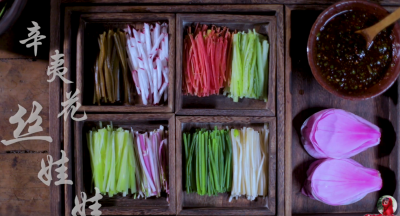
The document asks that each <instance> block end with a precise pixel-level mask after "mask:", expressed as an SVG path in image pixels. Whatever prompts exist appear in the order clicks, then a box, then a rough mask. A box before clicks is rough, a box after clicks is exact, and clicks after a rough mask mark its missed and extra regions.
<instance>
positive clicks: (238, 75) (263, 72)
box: [227, 29, 269, 102]
mask: <svg viewBox="0 0 400 216" xmlns="http://www.w3.org/2000/svg"><path fill="white" fill-rule="evenodd" d="M232 47H233V57H232V77H231V82H230V86H229V89H228V90H227V92H228V93H229V97H231V98H232V99H233V101H234V102H238V101H239V98H243V97H245V98H254V99H264V101H266V100H267V96H268V95H267V84H268V49H269V44H268V41H267V39H266V38H265V37H264V36H262V35H260V34H258V33H257V32H256V31H255V30H254V29H253V31H250V30H249V32H248V33H245V32H238V33H237V34H234V35H233V44H232Z"/></svg>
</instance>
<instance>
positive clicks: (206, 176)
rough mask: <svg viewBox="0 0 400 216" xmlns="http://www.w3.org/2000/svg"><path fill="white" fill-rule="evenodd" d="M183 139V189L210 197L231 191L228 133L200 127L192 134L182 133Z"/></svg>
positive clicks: (230, 158) (230, 160) (230, 151)
mask: <svg viewBox="0 0 400 216" xmlns="http://www.w3.org/2000/svg"><path fill="white" fill-rule="evenodd" d="M191 137H193V138H191ZM227 139H228V140H229V141H228V140H227ZM183 142H184V144H183V148H184V151H185V152H184V153H185V156H184V159H185V167H186V171H185V172H186V176H185V177H186V180H185V182H186V185H185V188H186V192H187V193H191V192H197V193H198V194H199V195H209V196H212V195H217V194H218V193H224V192H226V191H231V187H232V186H231V185H232V171H231V163H232V156H231V154H232V150H231V148H232V147H231V146H228V144H229V145H230V144H231V142H230V136H229V132H228V131H226V130H218V129H217V128H214V130H212V131H208V130H206V129H200V130H197V131H196V132H195V133H194V134H190V133H184V134H183ZM193 171H194V172H195V173H193Z"/></svg>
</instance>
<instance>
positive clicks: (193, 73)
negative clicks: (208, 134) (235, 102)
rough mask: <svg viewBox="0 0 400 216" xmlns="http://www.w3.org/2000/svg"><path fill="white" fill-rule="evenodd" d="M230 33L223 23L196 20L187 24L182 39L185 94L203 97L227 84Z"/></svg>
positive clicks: (229, 70) (228, 78) (230, 45)
mask: <svg viewBox="0 0 400 216" xmlns="http://www.w3.org/2000/svg"><path fill="white" fill-rule="evenodd" d="M231 47H232V34H231V32H229V29H228V28H226V27H223V28H221V27H216V26H214V25H213V26H212V27H211V29H209V28H208V26H207V25H199V24H197V25H196V27H194V32H193V33H192V26H189V27H188V28H187V35H186V36H185V39H184V53H183V80H182V91H183V93H184V94H191V95H196V96H199V97H205V96H209V95H213V94H219V93H220V89H221V88H224V86H226V85H228V84H229V80H230V73H231V69H230V62H231V60H230V59H231V53H232V49H231Z"/></svg>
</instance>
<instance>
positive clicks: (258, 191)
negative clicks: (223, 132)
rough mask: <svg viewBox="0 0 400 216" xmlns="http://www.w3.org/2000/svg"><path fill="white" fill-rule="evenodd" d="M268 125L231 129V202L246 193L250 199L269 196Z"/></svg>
mask: <svg viewBox="0 0 400 216" xmlns="http://www.w3.org/2000/svg"><path fill="white" fill-rule="evenodd" d="M268 134H269V130H268V126H267V125H264V128H262V129H261V130H260V131H259V132H258V131H255V130H254V129H253V128H246V127H244V128H242V129H241V130H236V129H231V131H230V135H231V140H232V160H233V179H232V191H231V196H230V198H229V202H230V201H232V199H233V198H236V199H237V198H239V197H240V196H241V195H245V196H246V198H247V199H248V200H254V199H256V198H257V197H258V196H263V197H265V196H267V173H268V166H267V164H268V162H267V155H268V150H267V149H268Z"/></svg>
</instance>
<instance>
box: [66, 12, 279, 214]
mask: <svg viewBox="0 0 400 216" xmlns="http://www.w3.org/2000/svg"><path fill="white" fill-rule="evenodd" d="M194 11H195V12H197V13H203V14H240V15H246V16H247V15H260V16H273V17H274V19H275V20H276V31H275V34H276V68H277V69H276V70H277V72H276V78H275V79H276V84H275V86H276V87H275V93H274V94H275V102H274V106H275V107H274V109H273V111H274V115H273V116H271V117H268V118H267V119H270V118H273V119H275V122H276V123H275V124H276V135H275V136H276V138H275V139H276V154H275V157H274V158H275V161H276V162H275V166H276V168H275V170H274V173H275V177H274V179H273V180H274V181H275V189H274V190H275V193H274V194H275V198H274V203H271V202H272V199H270V198H271V197H273V195H271V196H269V197H268V200H267V202H268V208H269V209H267V208H265V207H263V208H258V207H256V206H250V207H249V208H234V211H229V209H226V208H225V209H224V208H212V210H213V211H214V210H217V212H218V213H219V214H226V213H229V212H231V213H232V214H250V212H251V214H258V215H260V214H267V213H268V214H276V215H283V210H284V209H283V206H284V205H283V203H284V200H283V198H284V197H283V194H284V184H283V182H284V172H283V170H284V169H283V167H284V164H283V161H284V157H283V156H284V137H283V134H284V130H283V129H284V122H283V121H284V105H283V102H284V97H283V95H284V73H283V68H284V64H283V57H284V55H283V52H284V44H283V41H284V40H283V38H284V34H283V32H284V30H283V21H284V16H283V6H282V5H219V6H217V7H216V6H214V5H169V6H165V5H121V6H116V5H107V6H92V5H87V6H73V5H69V6H68V5H66V7H65V11H64V13H63V14H64V15H65V16H64V20H63V22H64V32H62V34H61V35H63V39H64V41H63V45H64V46H63V52H64V54H65V66H66V67H68V68H69V69H70V73H67V75H66V78H68V79H70V80H72V81H76V80H77V79H76V77H75V75H78V74H76V73H75V71H74V68H76V67H77V62H76V61H78V60H79V59H77V57H76V56H75V55H76V54H77V48H79V46H77V42H79V41H77V36H79V35H80V34H82V35H83V33H84V32H83V31H82V29H84V28H82V27H81V28H80V26H79V25H80V23H81V17H85V16H93V15H96V14H107V16H110V17H114V19H116V20H117V16H114V15H115V14H125V15H124V16H128V15H129V14H142V13H143V14H145V15H148V17H150V16H151V15H152V14H165V13H172V14H178V13H185V14H191V13H193V12H194ZM99 16H100V15H99ZM122 17H123V16H122ZM99 22H100V23H107V22H106V21H104V20H103V21H99ZM118 22H120V23H124V22H125V21H118ZM111 23H112V22H111ZM93 24H94V23H93ZM96 24H97V23H96ZM170 27H171V24H170ZM170 33H171V32H170ZM79 37H81V36H79ZM79 37H78V38H79ZM173 38H174V40H175V37H173ZM170 50H171V49H170ZM174 56H175V55H174ZM173 65H174V66H175V64H173ZM173 83H176V82H173ZM77 84H78V83H77ZM171 84H172V82H171ZM83 88H84V87H83ZM74 89H75V84H64V86H63V95H65V94H66V93H67V92H70V91H73V90H74ZM81 96H82V95H81ZM169 98H171V97H170V96H169ZM64 100H66V99H65V98H64ZM173 104H175V103H173ZM92 107H94V106H92ZM105 107H106V106H100V107H99V108H94V109H96V110H93V109H92V108H91V107H89V106H84V107H81V109H80V113H82V111H83V110H86V113H87V114H88V117H89V118H91V119H88V120H87V121H97V120H93V119H92V118H93V116H98V117H97V118H98V119H102V120H103V121H104V120H105V119H104V118H103V117H107V118H112V116H113V115H110V113H115V112H124V113H131V112H150V111H148V109H147V108H148V107H146V109H147V110H144V111H139V110H135V111H133V109H134V108H131V107H125V106H115V109H114V108H113V109H108V108H107V110H106V109H103V108H105ZM131 109H132V110H131ZM154 109H155V108H154ZM93 112H96V113H98V114H90V113H93ZM100 112H102V113H100ZM155 112H156V111H155ZM157 112H161V111H157ZM163 112H164V111H163ZM171 112H173V110H172V111H171ZM257 112H258V111H257V110H251V112H248V113H243V112H242V110H240V111H238V110H235V111H233V112H231V113H227V114H230V115H239V116H241V115H250V116H251V115H259V114H257ZM261 112H265V110H263V111H261ZM117 116H120V115H119V114H117ZM128 116H129V114H128ZM135 116H137V115H135ZM144 116H147V117H148V116H154V115H150V114H148V115H144ZM78 117H79V116H78ZM118 118H122V117H118ZM249 118H252V117H249ZM258 118H265V117H255V118H254V119H258ZM244 119H248V118H244ZM246 121H247V120H246ZM74 124H76V122H75V123H74V122H71V120H70V119H67V121H65V122H64V127H63V133H64V138H63V147H64V150H65V152H66V154H67V156H68V157H69V158H73V157H74V152H75V151H76V148H77V147H78V146H77V144H76V141H75V139H76V138H77V137H76V136H77V135H78V133H77V131H76V130H75V129H74ZM170 131H171V129H170ZM278 134H280V135H279V136H278ZM170 159H171V158H170ZM77 160H78V159H77ZM77 160H71V161H70V163H69V169H68V170H67V173H68V175H69V176H74V175H75V178H74V179H77V178H78V176H79V175H81V177H79V178H81V179H83V178H84V175H82V174H80V173H78V172H77V170H78V169H77V168H79V167H78V166H77V164H76V163H77V162H78V161H77ZM79 160H81V159H79ZM81 162H82V161H81ZM71 164H73V165H71ZM75 169H76V170H75ZM78 171H79V170H78ZM170 171H171V169H170ZM173 171H175V170H173ZM79 172H81V171H79ZM75 181H76V180H75ZM75 181H74V183H75V184H74V185H73V186H69V185H66V186H65V193H64V199H65V201H64V203H65V215H70V214H71V213H70V212H71V209H72V208H73V206H74V203H73V202H74V198H75V195H77V194H79V192H80V191H81V189H82V191H85V190H83V188H84V183H83V182H81V183H79V185H81V186H80V187H79V188H78V183H77V182H75ZM175 193H176V189H175ZM123 202H124V201H120V202H118V203H120V204H123ZM109 203H110V202H108V204H107V205H109ZM105 204H106V203H105ZM137 204H138V205H139V203H137ZM175 204H176V203H175ZM255 205H258V204H255ZM176 206H177V204H176ZM134 208H136V209H135V212H133V210H132V209H133V207H123V206H119V207H118V209H120V210H119V211H118V210H117V211H115V210H116V208H115V206H109V207H102V208H101V210H102V211H103V209H104V212H103V215H105V214H131V213H132V214H141V213H147V214H162V213H165V211H164V210H165V208H164V207H162V209H160V210H155V211H150V210H149V209H147V207H141V208H137V206H136V207H134ZM273 208H275V210H274V212H275V213H272V209H273ZM190 209H191V208H185V209H184V211H183V212H187V211H189V212H188V214H190V211H191V210H190ZM250 210H251V211H250ZM171 211H172V210H171ZM194 212H196V211H194ZM209 212H210V211H204V213H209ZM171 214H173V213H171ZM181 214H182V213H181ZM195 214H199V213H195Z"/></svg>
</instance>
